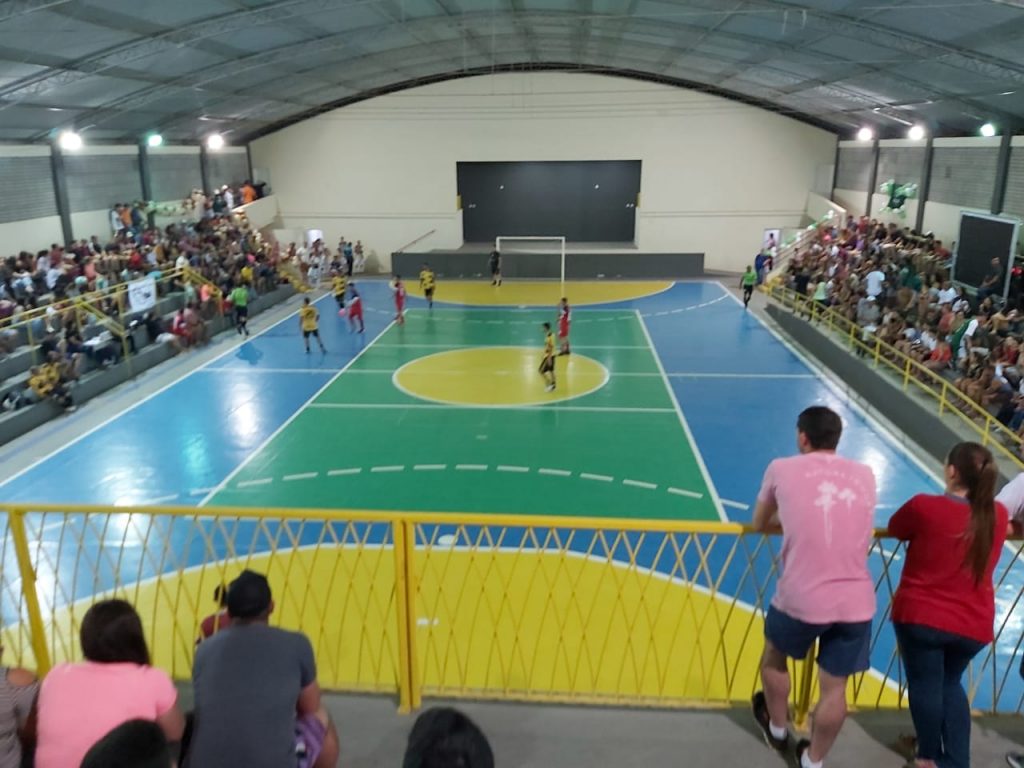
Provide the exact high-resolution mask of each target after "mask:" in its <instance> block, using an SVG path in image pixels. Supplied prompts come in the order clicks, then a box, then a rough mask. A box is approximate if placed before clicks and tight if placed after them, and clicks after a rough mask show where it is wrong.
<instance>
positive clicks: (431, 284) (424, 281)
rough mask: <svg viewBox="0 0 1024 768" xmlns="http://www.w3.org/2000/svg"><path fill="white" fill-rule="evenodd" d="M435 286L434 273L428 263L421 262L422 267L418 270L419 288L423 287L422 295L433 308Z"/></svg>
mask: <svg viewBox="0 0 1024 768" xmlns="http://www.w3.org/2000/svg"><path fill="white" fill-rule="evenodd" d="M435 287H437V281H436V280H435V279H434V273H433V271H431V269H430V265H429V264H427V263H426V262H424V263H423V268H422V269H421V270H420V288H422V289H423V295H424V296H425V297H426V298H427V304H428V306H429V307H430V308H431V309H433V308H434V288H435Z"/></svg>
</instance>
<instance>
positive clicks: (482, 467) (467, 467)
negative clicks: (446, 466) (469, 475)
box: [455, 464, 487, 472]
mask: <svg viewBox="0 0 1024 768" xmlns="http://www.w3.org/2000/svg"><path fill="white" fill-rule="evenodd" d="M455 468H456V469H459V470H462V471H464V472H486V471H487V465H486V464H456V465H455Z"/></svg>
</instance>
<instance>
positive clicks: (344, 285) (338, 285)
mask: <svg viewBox="0 0 1024 768" xmlns="http://www.w3.org/2000/svg"><path fill="white" fill-rule="evenodd" d="M331 290H332V291H334V300H335V301H336V302H338V310H339V311H340V310H343V309H344V308H345V292H346V291H347V290H348V276H347V275H345V274H344V273H343V272H337V273H335V275H334V277H332V278H331Z"/></svg>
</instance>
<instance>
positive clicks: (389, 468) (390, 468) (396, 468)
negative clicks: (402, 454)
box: [370, 464, 405, 472]
mask: <svg viewBox="0 0 1024 768" xmlns="http://www.w3.org/2000/svg"><path fill="white" fill-rule="evenodd" d="M404 469H405V466H404V465H402V464H388V465H386V466H383V467H370V471H371V472H401V471H402V470H404Z"/></svg>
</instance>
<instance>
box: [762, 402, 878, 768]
mask: <svg viewBox="0 0 1024 768" xmlns="http://www.w3.org/2000/svg"><path fill="white" fill-rule="evenodd" d="M842 429H843V425H842V421H840V419H839V415H838V414H836V413H835V412H833V411H831V410H829V409H828V408H825V407H822V406H814V407H811V408H808V409H807V410H805V411H804V412H803V413H801V414H800V417H799V418H798V419H797V445H798V447H799V450H800V455H798V456H793V457H789V458H784V459H776V460H775V461H773V462H772V463H771V464H769V465H768V469H767V471H766V472H765V475H764V483H763V484H762V486H761V492H760V494H759V495H758V499H757V507H756V509H755V511H754V520H753V526H754V528H755V529H756V530H758V531H778V530H780V529H781V531H782V552H781V568H782V573H781V575H780V576H779V581H778V585H777V587H776V590H775V596H774V597H773V598H772V601H771V606H770V607H769V609H768V614H767V617H766V618H765V649H764V655H763V656H762V658H761V680H762V682H763V684H764V690H763V691H758V692H757V693H755V694H754V697H753V700H752V704H753V711H754V718H755V719H756V720H757V724H758V725H759V726H760V728H761V731H762V733H763V734H764V738H765V741H766V742H767V743H768V745H769V746H771V747H773V748H774V749H776V750H779V751H781V750H783V749H785V748H786V746H787V744H788V743H789V732H788V730H787V720H788V716H789V709H788V703H789V691H790V679H789V669H788V666H787V659H803V658H805V657H806V656H807V652H808V651H809V650H810V648H811V647H812V646H813V645H814V642H815V640H817V641H818V680H819V685H820V687H821V694H820V697H819V701H818V705H817V708H816V710H815V713H814V718H813V720H812V723H813V725H812V728H811V738H810V741H808V740H806V739H804V740H801V741H800V742H799V743H798V744H797V747H796V751H797V759H798V762H799V763H800V765H801V766H803V768H820V766H821V764H822V762H823V761H824V759H825V757H826V755H828V752H829V750H830V749H831V747H832V744H833V743H834V742H835V740H836V737H837V736H838V735H839V730H840V729H841V728H842V725H843V721H844V720H845V719H846V681H847V678H848V677H849V676H850V675H852V674H854V673H856V672H862V671H864V670H866V669H867V668H868V666H869V662H868V648H869V645H870V642H871V619H872V617H873V616H874V614H875V590H874V582H873V580H872V577H871V574H870V572H869V571H868V566H867V557H868V546H869V544H870V541H871V535H872V522H873V516H874V511H875V499H876V490H875V478H874V475H873V474H872V472H871V468H870V467H868V466H866V465H864V464H861V463H859V462H856V461H852V460H850V459H846V458H842V457H840V456H837V455H836V447H837V446H838V445H839V438H840V436H841V434H842Z"/></svg>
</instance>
